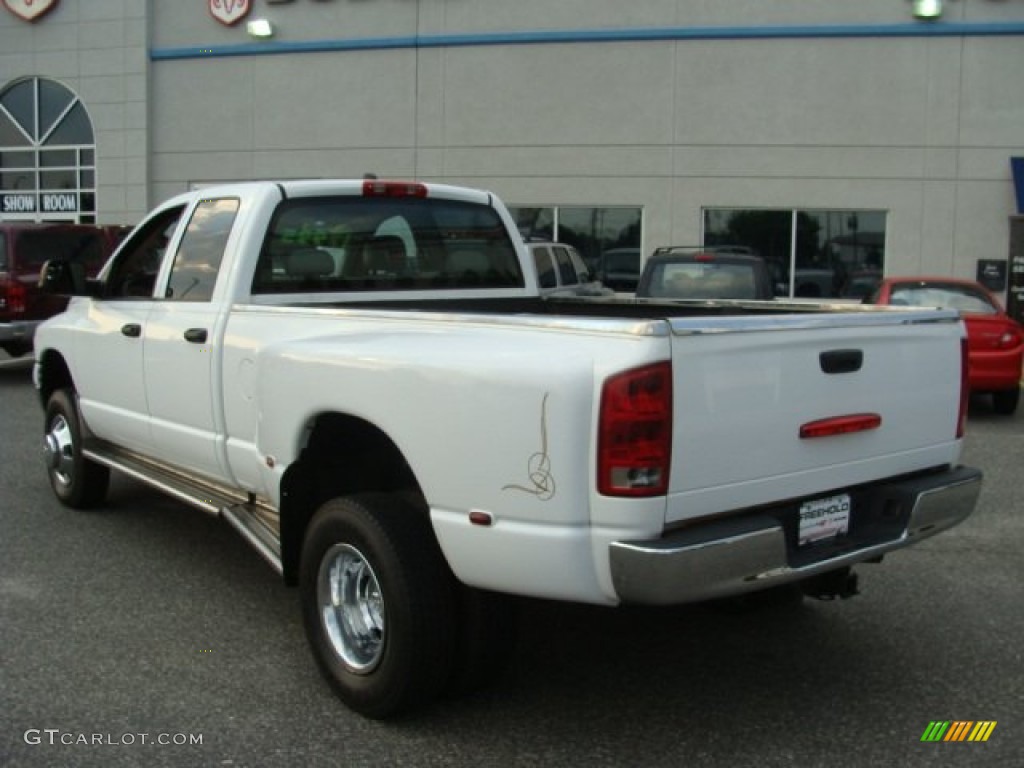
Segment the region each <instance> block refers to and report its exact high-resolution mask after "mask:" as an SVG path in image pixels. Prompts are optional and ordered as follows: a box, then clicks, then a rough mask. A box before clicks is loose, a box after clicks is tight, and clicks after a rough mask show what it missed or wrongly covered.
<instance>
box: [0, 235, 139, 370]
mask: <svg viewBox="0 0 1024 768" xmlns="http://www.w3.org/2000/svg"><path fill="white" fill-rule="evenodd" d="M123 234H124V230H123V228H120V227H97V226H93V225H90V224H34V223H29V222H2V223H0V348H2V349H3V350H4V351H5V352H6V353H7V354H8V355H10V356H11V357H19V356H21V355H24V354H26V353H27V352H29V350H31V349H32V338H33V336H34V335H35V329H36V327H37V326H38V325H39V324H40V323H41V322H42V321H43V320H45V319H46V318H48V317H52V316H53V315H56V314H57V313H59V312H62V311H63V310H64V308H65V307H66V306H67V298H65V297H61V296H53V295H50V294H46V293H43V292H41V291H39V290H38V283H39V270H40V268H41V267H42V266H43V263H44V262H45V261H47V260H48V259H62V260H65V261H68V262H69V263H72V264H75V265H80V266H81V268H82V269H83V270H84V271H85V274H86V276H87V277H93V276H95V275H96V273H97V272H99V270H100V268H101V267H102V266H103V264H104V262H105V261H106V260H107V257H108V256H109V255H110V254H111V253H112V252H113V250H114V248H115V247H116V245H117V243H118V242H119V241H120V239H121V237H122V236H123Z"/></svg>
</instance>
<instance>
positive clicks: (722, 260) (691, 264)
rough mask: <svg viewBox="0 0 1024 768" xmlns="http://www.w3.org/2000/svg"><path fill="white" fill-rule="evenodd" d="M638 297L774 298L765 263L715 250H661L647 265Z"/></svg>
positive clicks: (754, 257) (693, 248) (725, 249)
mask: <svg viewBox="0 0 1024 768" xmlns="http://www.w3.org/2000/svg"><path fill="white" fill-rule="evenodd" d="M636 295H637V298H648V299H698V300H701V299H750V300H762V301H767V300H771V299H772V298H774V292H773V290H772V281H771V274H770V273H769V270H768V267H767V265H766V264H765V261H764V259H762V258H761V257H759V256H754V255H751V254H749V253H740V252H737V251H735V250H732V249H730V248H729V247H725V248H722V249H719V248H717V247H714V246H712V247H708V248H705V247H702V246H673V247H670V248H658V249H657V250H655V251H654V253H653V254H652V255H651V258H649V259H648V260H647V263H646V264H645V265H644V270H643V272H642V273H641V275H640V281H639V283H638V285H637V289H636Z"/></svg>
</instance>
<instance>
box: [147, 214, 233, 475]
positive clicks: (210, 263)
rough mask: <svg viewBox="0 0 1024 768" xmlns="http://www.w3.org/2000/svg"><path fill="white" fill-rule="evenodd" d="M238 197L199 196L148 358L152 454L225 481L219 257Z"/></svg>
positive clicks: (154, 323) (155, 319)
mask: <svg viewBox="0 0 1024 768" xmlns="http://www.w3.org/2000/svg"><path fill="white" fill-rule="evenodd" d="M239 204H240V203H239V200H238V199H237V198H212V199H203V200H200V201H199V202H198V203H197V204H196V206H195V208H194V209H193V211H192V212H191V215H190V216H189V220H188V225H187V227H186V229H185V231H184V233H183V234H182V236H181V240H180V242H179V243H178V247H177V251H176V253H175V254H174V260H173V262H171V265H170V270H169V272H166V273H165V274H164V275H162V276H161V278H162V279H161V285H162V286H163V294H164V295H163V298H162V300H160V301H158V302H156V303H155V304H154V306H153V308H152V311H151V312H150V315H149V318H148V323H147V328H146V345H145V357H144V363H143V366H144V370H145V385H146V393H147V396H148V400H149V416H150V429H151V431H152V451H151V453H152V455H153V456H154V457H155V458H158V459H162V460H164V461H167V462H169V463H172V464H174V465H176V466H178V467H181V468H183V469H186V470H189V471H192V472H196V473H199V474H202V475H206V476H207V477H210V478H213V479H219V480H227V479H228V474H227V468H226V466H225V465H224V462H223V460H222V456H221V451H220V446H219V439H220V435H221V434H222V433H223V430H222V429H221V425H222V424H223V400H222V398H221V394H220V386H221V384H220V380H219V378H218V377H217V372H218V370H219V368H218V364H217V361H216V360H215V355H218V354H219V350H218V343H219V333H218V330H219V328H218V323H220V322H221V321H223V319H224V317H225V316H226V315H225V309H226V306H227V303H226V298H222V294H224V293H225V288H224V286H223V285H222V283H223V282H224V281H223V280H221V279H220V278H221V269H220V267H221V262H222V260H223V257H224V252H225V248H226V247H227V245H228V242H229V239H230V236H231V233H232V230H233V229H234V224H235V220H236V218H237V214H238V209H239Z"/></svg>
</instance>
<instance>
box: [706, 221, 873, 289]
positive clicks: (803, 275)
mask: <svg viewBox="0 0 1024 768" xmlns="http://www.w3.org/2000/svg"><path fill="white" fill-rule="evenodd" d="M885 229H886V213H885V211H870V210H760V209H754V210H745V209H705V211H704V243H705V245H739V246H745V247H746V248H749V249H750V250H751V251H753V252H754V253H756V254H757V255H759V256H761V257H762V258H764V259H765V260H766V261H767V262H768V265H769V268H770V270H771V273H772V278H773V281H774V283H775V291H776V294H777V295H781V296H784V297H796V298H815V299H818V298H845V299H859V298H863V297H864V296H866V295H868V294H869V293H870V292H871V291H872V290H873V289H874V287H875V286H876V285H877V284H878V282H879V281H880V280H881V277H882V274H883V272H884V269H885Z"/></svg>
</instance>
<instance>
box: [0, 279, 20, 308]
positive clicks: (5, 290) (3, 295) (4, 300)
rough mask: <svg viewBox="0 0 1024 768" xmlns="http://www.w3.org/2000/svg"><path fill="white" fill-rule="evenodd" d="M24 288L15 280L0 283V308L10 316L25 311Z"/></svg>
mask: <svg viewBox="0 0 1024 768" xmlns="http://www.w3.org/2000/svg"><path fill="white" fill-rule="evenodd" d="M25 297H26V291H25V286H24V285H22V284H21V283H19V282H17V281H16V280H8V281H0V307H2V308H4V309H6V310H7V311H8V312H11V313H12V314H20V313H22V312H24V311H25Z"/></svg>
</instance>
